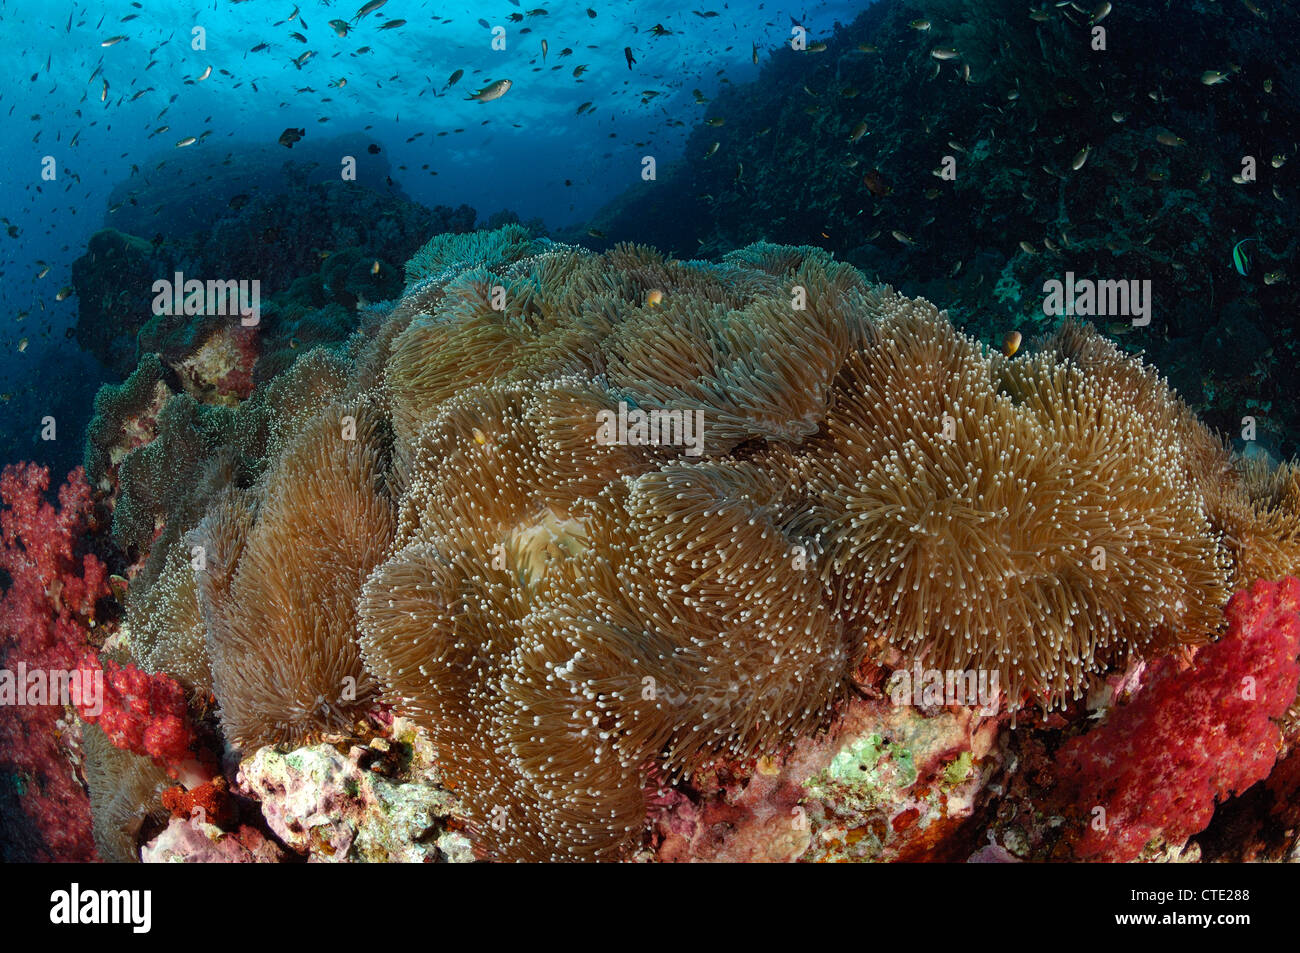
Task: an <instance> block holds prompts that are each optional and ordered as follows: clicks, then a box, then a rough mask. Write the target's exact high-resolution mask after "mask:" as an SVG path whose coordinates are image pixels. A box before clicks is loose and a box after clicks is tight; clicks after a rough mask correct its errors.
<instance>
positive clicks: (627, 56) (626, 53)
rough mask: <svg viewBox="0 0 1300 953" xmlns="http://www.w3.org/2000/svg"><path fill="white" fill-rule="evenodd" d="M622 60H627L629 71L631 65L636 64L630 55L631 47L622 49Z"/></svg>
mask: <svg viewBox="0 0 1300 953" xmlns="http://www.w3.org/2000/svg"><path fill="white" fill-rule="evenodd" d="M623 58H624V59H625V60H627V68H628V69H631V68H632V64H633V63H635V62H636V57H635V56H633V55H632V47H630V46H625V47H623Z"/></svg>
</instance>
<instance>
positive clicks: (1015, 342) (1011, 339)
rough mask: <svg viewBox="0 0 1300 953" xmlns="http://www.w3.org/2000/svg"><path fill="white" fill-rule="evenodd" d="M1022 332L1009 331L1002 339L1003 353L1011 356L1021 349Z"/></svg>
mask: <svg viewBox="0 0 1300 953" xmlns="http://www.w3.org/2000/svg"><path fill="white" fill-rule="evenodd" d="M1020 341H1021V338H1020V332H1019V331H1008V332H1007V336H1006V337H1004V338H1003V339H1002V353H1003V354H1005V355H1006V356H1007V357H1011V356H1012V355H1013V354H1015V353H1016V351H1018V350H1020Z"/></svg>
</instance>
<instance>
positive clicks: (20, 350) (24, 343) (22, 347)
mask: <svg viewBox="0 0 1300 953" xmlns="http://www.w3.org/2000/svg"><path fill="white" fill-rule="evenodd" d="M25 350H27V338H21V339H19V341H18V353H19V354H21V353H23V351H25Z"/></svg>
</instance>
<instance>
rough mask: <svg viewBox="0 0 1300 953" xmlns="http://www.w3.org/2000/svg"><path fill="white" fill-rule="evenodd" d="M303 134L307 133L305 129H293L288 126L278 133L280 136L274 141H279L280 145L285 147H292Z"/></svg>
mask: <svg viewBox="0 0 1300 953" xmlns="http://www.w3.org/2000/svg"><path fill="white" fill-rule="evenodd" d="M305 135H307V130H306V129H294V128H293V127H292V126H290V127H289V128H288V129H286V130H285V131H284V132H282V133H280V138H279V139H277V140H276V142H278V143H280V145H282V146H284V147H285V148H286V149H292V148H293V144H294V143H295V142H298V141H299V140H300V139H302V137H303V136H305Z"/></svg>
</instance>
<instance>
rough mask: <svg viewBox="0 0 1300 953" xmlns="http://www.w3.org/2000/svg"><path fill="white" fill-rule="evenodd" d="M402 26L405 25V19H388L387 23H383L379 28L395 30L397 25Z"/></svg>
mask: <svg viewBox="0 0 1300 953" xmlns="http://www.w3.org/2000/svg"><path fill="white" fill-rule="evenodd" d="M403 26H406V21H405V20H389V21H388V22H387V23H385V24H384V25H383V26H381V27H380V28H379V29H381V30H396V29H397V28H398V27H403Z"/></svg>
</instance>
